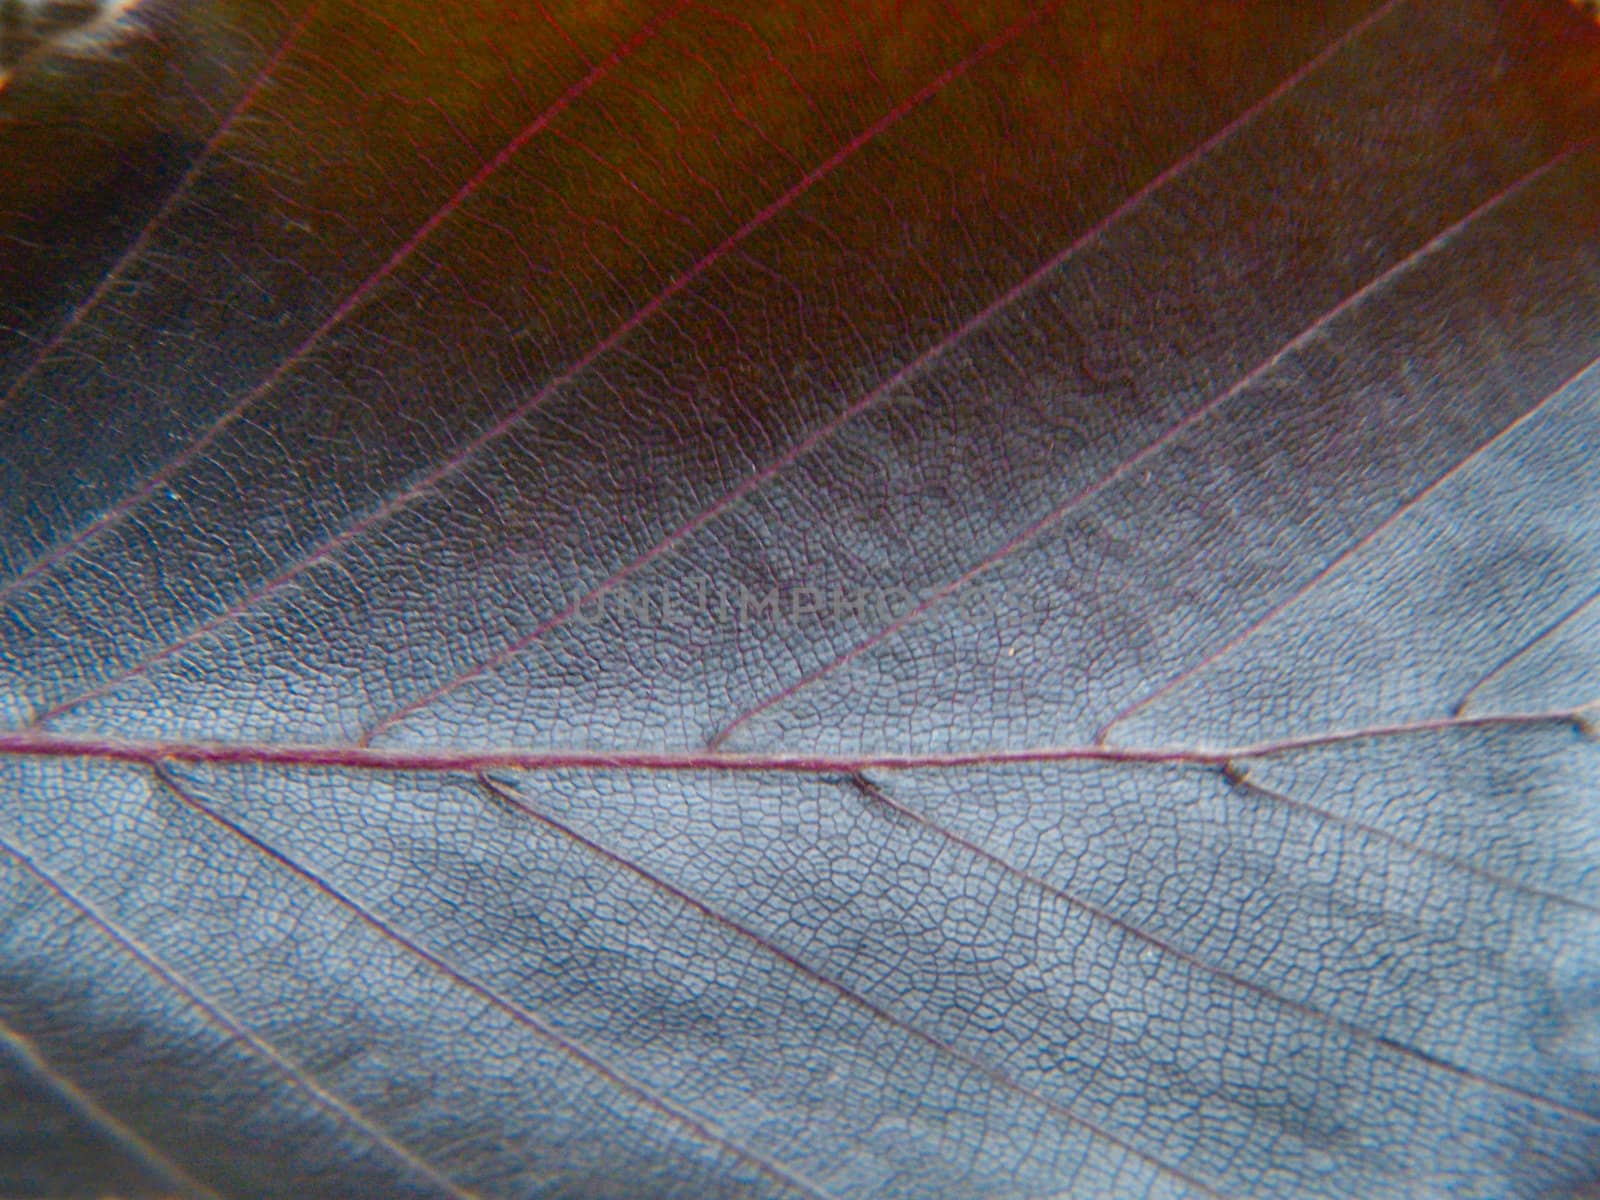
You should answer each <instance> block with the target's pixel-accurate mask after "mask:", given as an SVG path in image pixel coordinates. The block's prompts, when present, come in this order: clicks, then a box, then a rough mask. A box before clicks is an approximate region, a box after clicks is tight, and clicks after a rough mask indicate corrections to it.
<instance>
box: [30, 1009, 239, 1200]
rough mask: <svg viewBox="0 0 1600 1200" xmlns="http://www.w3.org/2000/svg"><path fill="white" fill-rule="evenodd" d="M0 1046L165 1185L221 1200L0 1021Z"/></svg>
mask: <svg viewBox="0 0 1600 1200" xmlns="http://www.w3.org/2000/svg"><path fill="white" fill-rule="evenodd" d="M0 1042H4V1043H5V1044H6V1045H7V1046H9V1047H10V1049H11V1052H12V1053H13V1054H15V1055H16V1056H17V1057H18V1058H20V1059H22V1060H23V1062H25V1063H26V1064H27V1066H28V1068H29V1069H30V1070H31V1071H33V1072H34V1074H36V1075H37V1076H39V1077H40V1078H42V1079H44V1080H46V1081H47V1082H48V1083H49V1085H50V1087H51V1088H52V1089H54V1090H55V1091H56V1092H57V1093H58V1094H59V1095H60V1096H62V1097H63V1098H64V1099H65V1100H66V1101H67V1102H68V1103H69V1104H71V1105H72V1107H73V1108H74V1109H76V1110H77V1111H78V1112H80V1113H82V1114H83V1115H84V1116H85V1117H87V1118H88V1119H89V1120H90V1121H91V1122H93V1123H94V1124H95V1125H96V1126H98V1127H99V1128H101V1129H103V1130H104V1131H105V1132H106V1133H108V1134H110V1135H111V1137H112V1139H113V1140H114V1141H115V1142H116V1143H117V1144H118V1145H119V1146H121V1147H123V1148H124V1149H126V1150H127V1151H128V1152H129V1153H131V1154H132V1155H133V1156H134V1157H135V1158H137V1159H139V1160H140V1161H141V1162H143V1163H146V1164H147V1165H149V1166H150V1167H152V1168H154V1169H155V1170H156V1171H157V1172H158V1173H159V1174H160V1175H162V1176H164V1177H165V1178H166V1179H167V1180H168V1181H169V1182H171V1183H175V1184H177V1185H178V1187H179V1189H180V1190H182V1191H184V1192H188V1193H194V1194H196V1195H200V1196H206V1197H209V1198H210V1200H222V1195H221V1193H219V1192H216V1191H214V1190H213V1189H211V1188H209V1187H207V1186H206V1185H205V1184H203V1183H201V1182H200V1181H199V1180H198V1179H196V1178H195V1177H194V1176H193V1175H190V1174H189V1173H188V1172H187V1171H185V1170H183V1168H181V1167H180V1166H178V1164H177V1163H175V1162H174V1161H173V1160H172V1159H171V1158H169V1157H168V1156H167V1155H166V1154H164V1153H163V1152H162V1151H161V1150H160V1148H159V1147H157V1146H156V1145H155V1143H153V1142H151V1141H149V1140H147V1139H146V1138H145V1137H144V1136H143V1135H141V1134H140V1133H139V1132H138V1131H137V1130H135V1129H133V1128H132V1127H131V1126H129V1125H127V1124H125V1123H124V1122H123V1121H122V1120H121V1119H119V1118H118V1117H117V1116H116V1115H115V1114H113V1113H112V1112H111V1111H110V1110H109V1109H107V1108H106V1107H105V1106H104V1105H102V1104H101V1103H100V1102H99V1101H98V1100H96V1099H95V1098H94V1097H93V1096H91V1095H89V1093H87V1092H85V1091H84V1090H83V1089H82V1088H81V1087H79V1086H78V1085H77V1084H76V1083H74V1082H73V1081H72V1080H70V1079H68V1078H67V1077H66V1076H65V1075H64V1074H62V1073H61V1071H60V1070H59V1069H58V1068H56V1067H55V1066H53V1065H52V1064H51V1063H49V1062H48V1061H46V1060H45V1058H44V1056H43V1055H41V1054H40V1053H39V1051H38V1049H37V1048H36V1047H35V1046H34V1045H33V1043H32V1042H31V1041H30V1040H29V1039H28V1038H26V1037H24V1036H23V1035H22V1034H21V1033H19V1032H18V1031H17V1030H16V1029H14V1028H13V1027H12V1026H11V1025H9V1024H7V1023H6V1022H5V1021H4V1020H0Z"/></svg>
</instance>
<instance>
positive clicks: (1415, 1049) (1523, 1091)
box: [866, 781, 1600, 1125]
mask: <svg viewBox="0 0 1600 1200" xmlns="http://www.w3.org/2000/svg"><path fill="white" fill-rule="evenodd" d="M866 786H867V788H868V790H869V791H870V792H871V793H872V795H873V796H874V797H875V798H877V799H878V800H880V801H882V802H883V803H884V804H886V805H888V807H889V808H891V809H893V810H894V811H895V812H898V813H900V814H901V815H902V816H905V817H906V818H908V819H910V820H912V821H915V822H916V823H917V824H919V825H921V826H922V827H923V828H924V829H926V830H928V831H929V832H930V833H932V834H934V835H935V836H937V837H940V838H943V839H944V840H946V841H948V842H950V843H951V844H952V845H955V846H958V847H960V848H961V849H962V850H963V851H965V852H966V853H968V854H971V855H973V856H974V857H976V858H979V859H982V860H983V861H985V862H987V863H989V864H990V865H991V866H993V867H995V868H996V869H997V870H1000V871H1003V872H1005V873H1006V874H1008V875H1010V876H1012V877H1013V878H1015V879H1017V880H1019V881H1020V882H1022V883H1024V884H1025V885H1027V886H1029V887H1031V888H1034V889H1036V890H1038V891H1041V892H1044V893H1045V894H1046V895H1050V896H1054V897H1056V898H1057V899H1058V900H1060V901H1061V902H1062V903H1063V904H1066V905H1068V906H1069V907H1071V908H1074V909H1076V910H1078V911H1079V912H1081V913H1083V914H1085V915H1086V916H1088V917H1090V918H1092V919H1094V920H1097V921H1101V922H1103V923H1104V924H1106V925H1109V926H1110V927H1111V928H1113V929H1116V930H1117V931H1118V932H1120V933H1121V934H1123V935H1124V936H1125V937H1129V938H1132V939H1133V940H1134V941H1137V942H1141V943H1143V944H1144V945H1146V946H1149V947H1151V948H1152V949H1154V950H1156V951H1157V952H1159V953H1161V954H1165V955H1168V956H1170V957H1171V958H1173V959H1175V960H1177V961H1178V962H1181V963H1183V964H1184V965H1185V966H1187V967H1189V968H1190V969H1191V970H1193V971H1195V972H1196V973H1197V974H1200V975H1209V976H1210V977H1212V978H1213V979H1216V980H1217V981H1218V982H1219V983H1222V984H1223V985H1225V986H1227V987H1229V988H1233V989H1235V990H1236V991H1241V992H1244V993H1246V994H1248V995H1251V996H1255V997H1256V998H1257V999H1260V1000H1264V1001H1266V1002H1267V1003H1269V1004H1272V1005H1275V1006H1277V1007H1280V1008H1283V1009H1286V1010H1288V1011H1290V1012H1293V1013H1296V1014H1298V1015H1299V1016H1302V1017H1305V1018H1307V1019H1308V1020H1312V1021H1315V1022H1316V1023H1317V1024H1319V1025H1322V1026H1324V1027H1326V1028H1329V1029H1336V1030H1338V1031H1339V1032H1340V1033H1343V1034H1345V1035H1346V1036H1348V1037H1350V1038H1351V1039H1353V1040H1355V1041H1358V1042H1364V1043H1366V1044H1367V1045H1369V1046H1372V1047H1374V1048H1375V1049H1378V1050H1381V1051H1387V1052H1388V1053H1390V1054H1396V1055H1398V1056H1400V1057H1401V1058H1404V1059H1407V1060H1410V1061H1412V1062H1419V1063H1422V1064H1424V1065H1425V1066H1428V1067H1432V1068H1433V1069H1435V1070H1438V1071H1442V1072H1444V1073H1445V1074H1447V1075H1451V1076H1453V1077H1454V1078H1456V1079H1457V1080H1459V1081H1460V1082H1462V1083H1465V1084H1466V1085H1468V1086H1470V1087H1482V1088H1487V1089H1489V1090H1491V1091H1497V1092H1501V1093H1503V1094H1505V1095H1507V1096H1514V1097H1516V1098H1517V1099H1518V1100H1521V1101H1523V1102H1525V1103H1527V1104H1533V1105H1537V1106H1538V1107H1540V1108H1544V1109H1548V1110H1550V1111H1552V1112H1558V1113H1560V1114H1562V1115H1563V1116H1566V1117H1572V1118H1574V1119H1575V1120H1579V1121H1583V1122H1585V1123H1587V1124H1591V1125H1600V1114H1597V1113H1592V1112H1589V1111H1588V1110H1586V1109H1582V1108H1578V1107H1576V1106H1575V1105H1572V1104H1568V1103H1566V1102H1565V1101H1562V1100H1557V1099H1554V1098H1553V1097H1550V1096H1546V1095H1543V1094H1542V1093H1539V1092H1534V1091H1530V1090H1529V1089H1527V1088H1524V1087H1520V1086H1518V1085H1517V1084H1514V1083H1510V1082H1508V1081H1506V1080H1504V1079H1498V1078H1496V1077H1494V1076H1492V1075H1486V1074H1484V1073H1483V1072H1481V1071H1477V1070H1474V1069H1473V1068H1471V1067H1466V1066H1462V1065H1460V1064H1458V1063H1455V1062H1451V1061H1450V1060H1448V1059H1445V1058H1441V1057H1439V1056H1438V1055H1436V1054H1434V1053H1432V1052H1431V1051H1428V1050H1424V1049H1422V1048H1421V1047H1419V1046H1414V1045H1411V1044H1410V1043H1407V1042H1402V1041H1398V1040H1396V1039H1394V1038H1391V1037H1389V1036H1388V1035H1386V1034H1382V1033H1378V1032H1377V1031H1375V1030H1371V1029H1367V1028H1366V1027H1365V1026H1363V1025H1360V1024H1358V1023H1356V1022H1355V1021H1352V1020H1349V1019H1347V1018H1345V1017H1341V1016H1338V1015H1337V1014H1335V1013H1333V1012H1331V1011H1329V1010H1327V1009H1323V1008H1318V1007H1317V1006H1316V1005H1314V1004H1310V1003H1307V1002H1306V1001H1303V1000H1296V999H1295V998H1294V997H1292V996H1289V995H1286V994H1285V993H1283V992H1280V991H1278V990H1276V989H1274V988H1271V987H1268V986H1267V985H1265V984H1262V983H1257V982H1255V981H1254V980H1253V979H1250V978H1249V977H1247V976H1245V975H1241V974H1238V973H1237V972H1235V971H1232V970H1229V969H1228V968H1226V967H1222V966H1218V965H1217V964H1216V963H1213V962H1211V961H1209V960H1207V959H1206V958H1203V957H1201V956H1200V955H1199V954H1198V953H1196V952H1194V951H1192V950H1186V949H1184V948H1183V947H1182V946H1180V945H1178V944H1177V943H1175V942H1169V941H1167V940H1165V939H1164V938H1162V937H1159V936H1157V935H1156V934H1154V933H1151V932H1150V931H1148V930H1146V929H1141V928H1140V927H1139V926H1138V925H1135V924H1134V923H1133V922H1132V921H1129V920H1126V919H1125V918H1123V917H1119V916H1117V915H1116V914H1115V913H1114V912H1112V911H1111V910H1110V909H1108V908H1105V907H1102V906H1101V905H1099V904H1096V903H1094V902H1093V901H1091V900H1087V899H1085V898H1083V897H1082V896H1080V895H1078V894H1077V893H1075V892H1072V891H1069V890H1067V889H1066V888H1063V887H1059V886H1057V885H1056V884H1054V883H1052V882H1050V880H1048V879H1046V878H1045V877H1044V876H1042V875H1038V874H1035V873H1034V872H1032V871H1028V870H1025V869H1023V868H1022V867H1019V866H1017V865H1015V864H1014V863H1012V862H1010V861H1008V860H1007V859H1006V858H1005V857H1003V856H1002V855H999V854H996V853H995V852H994V851H992V850H990V849H988V848H987V847H986V846H984V845H982V844H981V843H979V842H976V841H973V840H971V839H969V838H966V837H963V836H962V835H961V834H959V833H956V832H955V831H954V830H952V829H946V828H945V827H944V826H943V825H941V824H940V823H939V822H937V821H935V820H933V818H931V817H929V816H927V815H925V814H924V813H922V812H921V811H919V810H918V809H915V808H913V807H911V806H910V805H908V804H905V803H903V802H902V801H900V800H898V799H896V798H895V797H893V796H890V795H889V794H888V793H887V792H885V791H883V790H882V789H881V788H879V787H877V786H876V785H875V784H873V783H871V781H867V784H866Z"/></svg>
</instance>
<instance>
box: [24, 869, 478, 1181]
mask: <svg viewBox="0 0 1600 1200" xmlns="http://www.w3.org/2000/svg"><path fill="white" fill-rule="evenodd" d="M0 854H4V855H5V856H6V857H8V858H10V859H11V860H12V861H13V862H15V863H16V864H17V865H18V866H19V867H21V868H22V869H23V870H24V871H26V872H27V873H28V874H30V875H32V876H33V877H34V878H35V879H36V880H38V881H39V883H40V884H41V885H42V886H43V887H45V888H47V889H48V890H49V891H50V892H51V893H53V894H54V895H55V896H56V898H57V899H59V900H60V901H62V902H63V903H64V904H66V905H67V906H68V907H69V908H71V909H73V910H75V911H77V912H79V913H81V914H82V915H83V916H84V918H85V919H86V920H88V922H89V923H90V924H91V925H93V926H94V927H95V928H96V929H98V930H99V931H100V932H101V933H102V934H103V935H104V936H105V937H107V938H109V939H110V940H111V941H112V943H114V944H115V945H116V946H118V947H119V948H120V949H121V950H122V951H123V952H124V953H125V954H127V955H128V956H129V957H130V958H132V959H133V960H134V961H135V962H137V963H138V964H139V965H140V966H141V967H143V968H144V969H145V970H146V971H148V972H149V973H150V974H151V975H154V976H155V977H156V978H157V979H160V980H161V981H162V982H163V983H164V984H166V985H167V987H169V988H170V989H172V991H174V992H175V993H177V994H178V995H180V996H182V997H183V998H184V1000H185V1001H186V1002H187V1004H188V1005H189V1006H190V1007H191V1008H193V1009H194V1010H195V1011H196V1012H198V1013H199V1014H200V1015H201V1016H203V1017H204V1018H205V1019H206V1020H207V1021H208V1022H209V1023H210V1024H212V1025H213V1026H215V1027H216V1028H217V1029H220V1030H222V1031H223V1032H224V1033H227V1034H229V1035H230V1036H231V1038H232V1039H233V1040H236V1041H239V1042H243V1043H244V1044H245V1045H247V1046H249V1047H250V1048H251V1049H252V1050H254V1051H255V1053H256V1054H257V1055H258V1056H259V1057H260V1058H261V1059H262V1060H263V1061H265V1062H267V1063H269V1064H270V1065H271V1066H272V1067H274V1068H275V1069H276V1070H277V1071H278V1072H279V1073H280V1074H281V1075H283V1076H284V1077H285V1078H286V1079H288V1080H289V1082H290V1083H292V1084H293V1085H294V1086H295V1087H297V1088H299V1089H300V1090H301V1091H303V1092H305V1093H306V1095H308V1096H309V1097H310V1098H311V1099H312V1100H313V1101H314V1102H315V1103H316V1104H317V1105H318V1106H319V1107H321V1108H324V1109H326V1110H328V1111H330V1112H332V1113H335V1114H337V1115H338V1116H339V1117H340V1118H341V1119H342V1120H343V1121H345V1122H347V1123H348V1124H349V1125H353V1126H355V1127H356V1128H357V1129H359V1130H361V1131H362V1132H363V1133H364V1134H366V1135H367V1136H368V1137H369V1138H371V1139H372V1140H373V1142H374V1143H376V1144H377V1145H379V1146H382V1147H383V1148H384V1150H386V1151H387V1152H388V1153H389V1154H391V1155H393V1156H394V1157H395V1158H396V1159H398V1160H400V1161H401V1162H403V1163H405V1164H406V1165H407V1166H408V1167H410V1168H411V1169H412V1170H414V1171H417V1172H419V1173H420V1174H422V1175H423V1176H424V1177H426V1178H427V1179H430V1180H432V1181H433V1182H434V1183H435V1184H437V1185H438V1186H439V1187H441V1188H443V1189H444V1190H445V1191H447V1192H448V1193H449V1194H450V1195H452V1196H456V1197H459V1198H460V1200H478V1196H477V1193H476V1192H472V1191H468V1190H467V1189H466V1188H464V1187H463V1186H462V1185H461V1184H459V1183H456V1182H455V1181H454V1180H451V1179H449V1178H448V1177H446V1176H444V1175H441V1174H440V1173H439V1171H438V1170H437V1169H436V1168H435V1167H433V1166H432V1165H431V1164H429V1163H428V1162H426V1161H425V1160H423V1159H421V1158H419V1157H418V1156H417V1155H416V1154H414V1153H412V1152H411V1151H410V1150H409V1149H407V1148H406V1147H405V1146H403V1145H401V1144H400V1143H399V1142H397V1141H395V1140H394V1138H393V1137H391V1136H390V1135H389V1134H388V1133H386V1132H385V1131H384V1130H382V1129H380V1128H378V1127H377V1126H376V1125H374V1124H373V1123H372V1122H371V1121H370V1120H368V1118H367V1117H366V1116H365V1115H364V1114H362V1113H361V1112H359V1111H358V1110H356V1109H355V1108H353V1107H351V1105H350V1104H349V1103H347V1102H346V1101H345V1100H343V1099H341V1098H340V1097H339V1096H336V1095H335V1094H334V1093H332V1092H330V1091H329V1090H328V1089H327V1088H326V1087H324V1086H323V1085H322V1084H321V1083H319V1082H318V1081H317V1080H315V1079H314V1078H312V1077H311V1076H310V1075H308V1074H307V1073H306V1071H305V1070H304V1068H302V1067H300V1066H298V1065H297V1064H296V1063H294V1062H293V1061H291V1060H290V1059H288V1058H286V1057H284V1055H283V1054H282V1053H281V1052H280V1051H279V1050H278V1049H277V1047H275V1046H273V1045H272V1044H271V1043H270V1042H267V1041H264V1040H263V1039H262V1038H260V1037H258V1036H257V1035H256V1034H254V1033H252V1032H251V1031H250V1030H249V1029H247V1028H246V1027H245V1026H244V1025H242V1024H241V1023H240V1022H239V1021H238V1020H237V1019H236V1018H234V1017H233V1015H232V1014H230V1013H229V1012H227V1011H226V1010H225V1009H223V1008H222V1007H221V1006H220V1005H218V1004H217V1003H216V1002H215V1001H213V1000H211V999H210V998H209V997H207V996H206V995H205V993H204V992H202V991H201V990H200V989H199V988H197V987H196V986H195V985H194V984H193V983H192V982H190V981H189V980H188V979H187V978H185V977H184V976H183V975H182V974H180V973H179V972H178V971H176V970H175V969H173V968H172V967H170V966H168V965H167V964H166V963H164V962H163V961H162V960H161V959H160V958H159V957H158V956H157V955H156V953H155V952H154V951H153V950H151V949H150V948H149V947H147V946H146V945H144V943H143V942H141V941H140V940H139V939H138V938H136V937H134V936H133V934H131V933H129V932H128V931H127V930H125V929H123V928H122V927H121V926H120V925H119V924H118V923H117V922H116V921H115V920H113V919H112V918H111V917H109V916H107V915H106V914H105V913H103V912H101V911H100V909H99V907H98V906H97V905H95V904H94V903H92V902H91V901H89V900H87V899H85V898H84V897H82V896H80V895H78V894H77V893H76V892H74V891H73V890H72V889H71V888H69V887H67V885H66V884H64V883H62V882H61V881H60V880H59V879H57V878H56V877H55V876H54V875H53V874H51V873H50V872H49V871H48V870H46V869H45V868H44V867H42V866H40V865H39V863H38V862H37V860H36V859H35V857H34V856H33V855H32V854H30V853H28V852H27V851H26V850H25V849H23V848H22V847H20V846H17V845H15V844H13V843H12V842H10V841H8V840H6V839H5V838H3V837H0Z"/></svg>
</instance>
